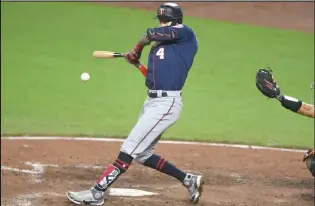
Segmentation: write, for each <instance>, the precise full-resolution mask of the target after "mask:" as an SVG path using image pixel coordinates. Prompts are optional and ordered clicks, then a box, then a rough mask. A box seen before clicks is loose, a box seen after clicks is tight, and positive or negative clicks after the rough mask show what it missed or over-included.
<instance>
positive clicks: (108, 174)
mask: <svg viewBox="0 0 315 206" xmlns="http://www.w3.org/2000/svg"><path fill="white" fill-rule="evenodd" d="M132 160H133V158H132V157H131V156H130V155H127V154H126V153H123V152H120V153H119V155H118V158H117V159H116V161H115V162H114V164H111V165H109V166H108V167H107V168H106V170H105V171H104V173H103V174H102V175H101V177H100V178H99V179H98V181H97V182H96V185H95V186H94V188H95V189H96V190H98V191H103V192H105V190H106V189H107V188H108V187H109V186H110V185H111V184H113V183H114V182H115V180H117V179H118V177H119V176H120V175H122V174H123V173H125V172H126V171H127V169H128V168H129V166H130V164H131V162H132Z"/></svg>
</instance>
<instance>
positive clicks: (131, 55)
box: [126, 48, 142, 61]
mask: <svg viewBox="0 0 315 206" xmlns="http://www.w3.org/2000/svg"><path fill="white" fill-rule="evenodd" d="M141 52H142V51H141V50H140V49H137V48H133V49H132V50H131V51H130V52H128V53H126V58H127V59H128V60H131V61H133V60H139V59H140V57H141Z"/></svg>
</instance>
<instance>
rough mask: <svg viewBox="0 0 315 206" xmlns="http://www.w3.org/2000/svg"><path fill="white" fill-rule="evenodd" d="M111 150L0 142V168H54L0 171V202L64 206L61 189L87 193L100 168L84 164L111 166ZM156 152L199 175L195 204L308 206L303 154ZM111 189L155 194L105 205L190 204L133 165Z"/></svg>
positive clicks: (177, 188) (104, 145)
mask: <svg viewBox="0 0 315 206" xmlns="http://www.w3.org/2000/svg"><path fill="white" fill-rule="evenodd" d="M119 148H120V143H114V142H92V141H69V140H2V141H1V165H2V166H3V165H4V166H7V167H11V168H18V169H20V170H22V169H28V170H34V168H32V166H31V165H26V164H25V163H26V162H32V163H42V164H54V165H59V167H53V166H51V167H49V166H48V167H45V169H44V171H42V172H43V174H38V175H34V174H25V173H22V172H12V171H7V170H2V183H1V186H2V190H1V205H7V206H9V205H10V206H11V205H34V206H37V205H41V206H43V205H55V206H61V205H71V204H70V203H69V202H68V201H67V199H66V197H65V195H64V194H65V192H66V191H69V190H75V191H76V190H82V189H88V188H90V187H91V186H92V185H93V184H94V182H95V181H96V180H97V179H98V177H99V176H100V175H101V173H102V172H103V170H104V169H103V168H97V169H92V166H93V165H94V166H95V165H96V166H102V167H103V166H106V165H108V164H110V163H112V161H113V160H114V159H115V158H116V155H117V151H119ZM156 152H157V153H158V154H161V155H163V156H164V157H165V158H166V159H168V160H170V161H172V162H173V163H174V164H176V165H177V166H178V167H180V168H182V169H183V170H185V171H189V172H194V173H198V174H203V175H204V176H205V180H206V184H205V188H204V194H203V196H202V199H201V201H200V203H199V205H209V206H212V205H213V206H214V205H215V206H217V205H229V206H230V205H237V206H238V205H242V206H243V205H248V206H255V205H282V206H288V205H297V206H302V205H303V206H308V205H309V206H311V205H314V195H313V194H314V190H313V185H314V182H313V178H312V176H311V175H310V173H309V172H308V170H307V169H306V167H305V164H304V163H303V162H301V158H302V156H303V153H297V152H283V151H263V150H253V149H242V148H222V147H213V146H212V147H211V146H198V145H174V144H160V145H159V146H158V147H157V150H156ZM78 165H86V166H89V167H88V168H78V167H77V166H78ZM35 169H36V168H35ZM113 187H114V188H132V189H141V190H145V191H148V192H154V193H157V195H153V196H147V197H137V198H132V197H111V198H110V200H108V201H107V202H106V204H105V205H151V206H152V205H190V203H189V201H188V192H187V190H186V189H185V188H184V187H183V186H181V184H180V183H179V182H178V181H177V180H176V179H173V178H170V177H168V176H166V175H164V174H161V173H158V172H156V171H155V170H152V169H149V168H146V167H143V166H141V165H138V164H136V163H134V164H132V166H131V168H130V169H129V170H128V172H127V173H126V174H124V175H123V176H121V178H120V179H119V180H118V181H117V182H115V184H114V185H113ZM43 193H45V194H46V195H45V194H44V196H43V197H37V196H36V195H40V194H42V195H43ZM27 194H28V196H26V195H27Z"/></svg>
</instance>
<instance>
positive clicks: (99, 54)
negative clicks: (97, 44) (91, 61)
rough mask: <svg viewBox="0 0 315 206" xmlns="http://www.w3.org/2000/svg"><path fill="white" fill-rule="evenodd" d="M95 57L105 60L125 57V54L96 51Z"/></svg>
mask: <svg viewBox="0 0 315 206" xmlns="http://www.w3.org/2000/svg"><path fill="white" fill-rule="evenodd" d="M93 57H95V58H103V59H113V58H117V57H124V54H122V53H118V52H112V51H94V52H93Z"/></svg>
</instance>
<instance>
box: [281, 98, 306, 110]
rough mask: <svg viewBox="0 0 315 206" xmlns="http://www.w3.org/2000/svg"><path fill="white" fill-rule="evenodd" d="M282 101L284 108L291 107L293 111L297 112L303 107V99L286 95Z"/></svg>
mask: <svg viewBox="0 0 315 206" xmlns="http://www.w3.org/2000/svg"><path fill="white" fill-rule="evenodd" d="M280 102H281V105H282V106H283V107H284V108H286V109H289V110H291V111H292V112H297V111H299V109H300V108H301V107H302V101H300V100H298V99H296V98H293V97H290V96H286V95H283V96H282V97H281V99H280Z"/></svg>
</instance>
